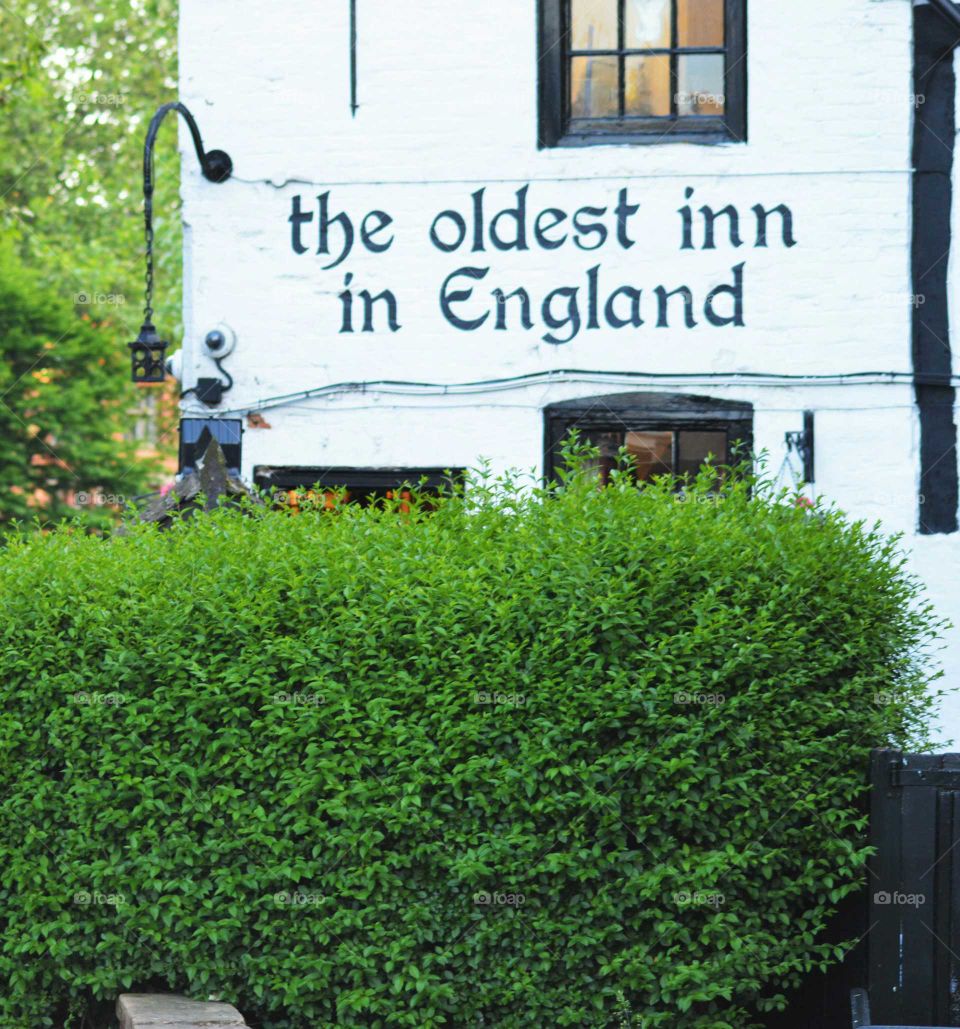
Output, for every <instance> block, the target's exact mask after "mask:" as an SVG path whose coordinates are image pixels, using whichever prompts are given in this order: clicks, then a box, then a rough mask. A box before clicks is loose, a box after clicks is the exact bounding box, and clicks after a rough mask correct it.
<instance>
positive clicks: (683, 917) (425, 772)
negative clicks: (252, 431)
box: [0, 477, 936, 1029]
mask: <svg viewBox="0 0 960 1029" xmlns="http://www.w3.org/2000/svg"><path fill="white" fill-rule="evenodd" d="M519 497H520V499H518V494H517V492H516V491H515V490H514V489H512V488H511V486H510V485H509V484H506V485H505V486H496V485H491V484H489V483H488V484H487V485H486V486H484V485H482V484H478V485H476V486H475V488H474V489H472V491H470V493H469V494H468V497H467V499H464V497H463V496H453V497H450V498H448V499H446V500H444V501H443V502H441V503H440V504H439V505H435V506H434V509H433V510H432V511H431V512H430V513H429V514H428V513H425V512H423V511H421V510H420V508H419V507H418V506H417V505H414V510H413V511H412V512H410V513H406V512H404V511H398V510H397V509H396V508H390V507H389V505H387V506H381V507H379V508H368V509H360V508H346V509H344V510H342V511H340V512H339V513H336V514H324V513H320V512H307V513H303V514H300V515H299V516H298V517H292V516H291V515H289V514H287V513H284V512H277V511H261V512H259V513H258V512H256V511H251V512H248V513H245V514H244V513H237V512H219V513H217V514H215V515H213V516H210V517H202V518H194V519H192V520H190V521H185V522H181V523H179V524H177V525H176V526H175V527H174V528H173V529H172V530H171V531H170V532H168V533H165V534H160V533H157V532H156V531H155V530H153V529H150V528H142V527H141V528H136V529H133V530H132V531H131V533H130V534H129V535H127V536H125V537H123V536H119V537H114V538H113V539H110V540H108V541H103V540H97V539H91V538H85V537H83V536H82V535H81V534H79V533H74V532H71V531H68V530H64V531H61V532H58V533H54V534H51V535H49V536H47V537H45V538H35V539H32V540H22V541H20V540H13V541H11V542H10V545H9V547H8V549H7V552H6V554H5V555H4V556H3V557H2V559H0V648H2V653H0V661H2V668H3V676H2V687H0V719H2V729H0V747H2V757H0V1024H2V1025H3V1026H5V1027H7V1026H9V1027H25V1029H38V1027H40V1026H50V1025H56V1026H60V1025H79V1024H80V1022H79V1014H80V1013H81V1012H82V1011H84V1010H88V1009H89V1005H90V1004H91V1003H92V998H110V997H113V996H115V995H116V994H117V993H118V992H121V991H123V990H126V989H128V988H130V987H139V988H144V987H152V986H157V985H163V986H165V987H171V988H174V989H176V990H182V991H185V992H187V993H189V994H191V995H193V996H196V997H206V996H208V995H210V994H217V995H221V996H223V997H224V998H225V999H227V1000H230V1001H232V1002H234V1003H236V1004H237V1005H238V1006H239V1007H240V1009H241V1010H242V1011H243V1012H244V1013H245V1014H246V1015H248V1016H249V1017H251V1018H253V1019H256V1020H258V1024H260V1025H262V1026H264V1027H268V1029H269V1027H276V1029H279V1027H284V1029H291V1027H293V1029H299V1027H302V1029H318V1027H321V1026H390V1025H393V1026H402V1025H407V1026H427V1027H429V1026H458V1027H459V1026H470V1025H481V1024H482V1025H496V1026H500V1027H507V1029H509V1027H525V1026H537V1027H539V1026H605V1025H619V1024H621V1021H622V1022H623V1023H624V1024H628V1023H629V1024H633V1025H635V1026H639V1025H641V1024H642V1025H643V1026H644V1027H645V1029H653V1027H664V1029H678V1027H679V1029H687V1027H703V1029H706V1027H710V1029H720V1027H730V1029H745V1027H747V1026H749V1025H752V1024H754V1023H755V1022H757V1021H758V1017H759V1016H758V1015H757V1012H763V1011H770V1010H772V1009H775V1008H777V1007H778V1006H779V1005H781V1004H782V1001H783V997H784V992H785V991H786V990H788V989H789V988H790V987H791V986H792V985H793V984H795V983H796V982H797V981H798V980H799V978H800V977H801V976H802V974H803V973H804V971H805V970H808V969H809V968H811V967H813V966H815V965H818V964H822V963H824V962H827V961H832V960H835V959H836V957H837V951H836V948H834V947H829V946H827V945H825V944H823V943H821V942H819V939H820V934H821V929H822V927H823V926H824V924H825V922H826V921H827V920H828V918H829V916H830V914H831V912H832V911H834V910H835V909H836V907H837V904H838V902H839V901H841V899H842V898H843V897H844V896H845V895H847V894H848V893H849V892H850V891H851V890H853V889H855V888H856V887H857V885H858V884H859V883H860V882H861V881H862V879H863V865H864V861H865V847H864V843H863V837H862V828H863V819H862V817H861V815H860V814H859V809H858V804H859V798H860V794H861V789H862V785H861V784H862V783H863V781H864V777H865V769H866V762H867V755H868V751H869V749H870V748H871V747H872V746H875V745H878V744H882V743H884V742H886V741H888V740H889V741H892V742H895V743H898V744H903V743H913V744H914V745H916V744H917V742H918V741H922V733H923V725H924V723H925V720H926V719H927V717H928V713H929V708H930V704H931V700H930V691H929V675H928V674H927V673H926V671H925V669H924V664H923V659H924V653H925V651H926V649H927V646H928V644H929V642H930V639H931V636H932V633H933V631H934V630H935V624H936V623H935V621H934V619H933V616H932V614H931V613H930V612H929V610H927V609H926V608H925V607H924V606H923V603H922V600H921V599H920V595H919V590H918V587H917V585H916V584H915V583H914V582H913V581H912V580H911V579H910V578H909V577H908V576H907V575H906V573H905V572H904V570H903V569H902V567H901V564H900V559H899V558H898V556H897V546H896V544H895V543H894V542H892V541H889V540H886V539H884V538H882V537H881V536H879V535H878V534H877V533H876V532H874V531H872V530H870V529H868V528H866V527H864V526H861V525H851V524H848V523H846V522H845V521H844V520H843V519H842V518H841V517H840V516H839V515H837V514H834V513H830V512H825V511H820V510H817V511H813V512H809V511H805V510H803V509H800V508H797V507H795V506H792V505H790V504H784V503H777V502H774V500H773V499H772V498H771V497H770V496H769V495H768V494H767V492H765V491H764V489H763V488H758V487H757V486H756V485H754V486H753V487H752V488H750V487H749V484H747V483H740V484H735V485H732V486H731V487H730V489H729V490H728V492H727V493H726V494H725V496H724V497H723V499H716V498H714V497H712V496H711V495H710V493H709V490H708V482H707V480H706V479H704V480H703V481H701V483H700V485H699V486H698V487H695V488H692V489H689V490H687V491H686V493H684V494H681V495H680V496H678V495H676V494H675V493H674V492H672V488H671V484H670V483H667V482H664V483H662V484H660V485H658V486H653V487H648V488H644V489H641V490H637V489H635V488H633V487H632V486H630V485H629V484H628V483H627V482H626V481H619V482H617V483H615V484H614V485H613V486H611V487H610V488H608V489H606V490H603V491H599V490H597V489H596V488H595V487H593V486H591V485H590V484H589V482H587V481H586V480H584V479H581V478H578V477H574V478H573V479H572V480H571V481H570V482H569V483H568V485H567V487H566V488H565V489H564V490H561V491H560V492H558V493H557V494H556V495H553V496H550V497H544V496H543V495H542V494H541V493H539V492H537V491H532V492H528V493H527V494H525V495H519ZM618 995H619V996H618ZM628 1012H629V1013H628ZM68 1013H69V1014H68ZM71 1019H74V1020H71ZM631 1020H632V1021H631Z"/></svg>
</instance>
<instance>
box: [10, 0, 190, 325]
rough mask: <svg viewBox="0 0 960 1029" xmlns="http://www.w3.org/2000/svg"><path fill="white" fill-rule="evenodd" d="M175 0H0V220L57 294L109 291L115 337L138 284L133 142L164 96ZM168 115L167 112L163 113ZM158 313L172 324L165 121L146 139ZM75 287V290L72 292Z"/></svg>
mask: <svg viewBox="0 0 960 1029" xmlns="http://www.w3.org/2000/svg"><path fill="white" fill-rule="evenodd" d="M176 35H177V4H176V2H175V0H63V2H59V3H48V2H45V0H4V3H3V4H2V5H0V38H2V39H3V48H2V51H3V52H2V54H0V226H2V227H4V228H5V229H6V230H7V231H9V232H13V233H14V234H15V235H16V237H17V239H18V240H19V251H20V254H21V256H22V257H23V259H24V260H25V261H26V262H27V263H28V264H30V265H31V266H33V267H35V268H37V270H38V271H39V272H40V273H41V274H42V275H43V276H44V278H45V279H46V281H47V282H48V283H49V284H50V285H51V286H53V287H54V288H55V289H56V290H57V292H58V293H60V294H62V296H63V297H64V299H69V300H73V299H74V298H81V299H80V301H79V305H78V306H80V307H81V308H85V307H88V306H91V307H93V309H92V310H90V313H91V314H92V315H93V316H94V317H97V316H99V315H101V314H102V313H103V312H102V311H100V310H98V309H97V306H98V305H91V304H90V299H91V298H96V297H101V296H106V297H111V296H112V297H122V298H123V299H124V301H125V303H123V304H116V305H114V308H113V309H111V311H110V312H109V313H110V315H111V317H112V320H113V321H114V322H117V323H119V325H120V326H122V329H123V331H122V333H121V334H120V335H121V338H122V337H123V336H129V334H130V333H131V332H133V333H134V335H133V336H129V338H130V339H133V338H135V334H136V329H137V327H138V325H139V320H138V319H139V315H140V306H141V297H142V293H143V216H142V178H141V167H142V149H143V137H144V134H145V132H146V127H147V123H148V122H149V119H150V116H151V115H152V114H153V112H154V110H155V109H156V108H157V107H158V106H159V105H160V104H161V103H163V102H165V101H167V100H171V99H175V97H176ZM171 125H173V122H172V121H171ZM156 169H157V178H158V194H157V203H156V207H157V219H156V231H157V241H158V253H157V257H158V276H159V285H161V286H162V292H161V295H160V297H159V299H160V301H161V303H160V304H158V317H159V318H160V324H162V325H164V326H167V327H169V331H170V332H173V331H174V329H175V328H176V326H177V324H178V322H179V313H178V312H179V293H180V287H179V279H180V239H179V212H178V199H177V188H178V181H179V160H178V156H177V152H176V131H175V129H174V128H172V127H165V129H164V131H163V133H162V135H161V143H160V146H159V147H158V150H157V157H156ZM83 297H86V298H88V299H87V301H86V302H85V301H84V300H83V299H82V298H83Z"/></svg>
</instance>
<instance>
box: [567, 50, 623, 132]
mask: <svg viewBox="0 0 960 1029" xmlns="http://www.w3.org/2000/svg"><path fill="white" fill-rule="evenodd" d="M619 75H620V72H619V68H618V66H617V58H616V57H574V58H573V59H572V61H571V68H570V115H571V117H573V118H609V117H611V116H612V117H616V116H617V115H618V114H619V113H620V103H619V97H618V92H619Z"/></svg>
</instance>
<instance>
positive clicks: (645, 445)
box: [626, 432, 673, 480]
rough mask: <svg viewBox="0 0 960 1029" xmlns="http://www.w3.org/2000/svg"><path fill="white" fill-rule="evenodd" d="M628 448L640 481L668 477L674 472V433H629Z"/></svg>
mask: <svg viewBox="0 0 960 1029" xmlns="http://www.w3.org/2000/svg"><path fill="white" fill-rule="evenodd" d="M626 446H627V450H628V452H629V453H630V457H631V458H632V460H633V467H634V470H635V473H636V476H637V478H638V479H640V480H643V479H649V478H650V477H651V476H654V475H668V474H669V473H670V472H671V471H672V470H673V433H672V432H628V433H627V440H626Z"/></svg>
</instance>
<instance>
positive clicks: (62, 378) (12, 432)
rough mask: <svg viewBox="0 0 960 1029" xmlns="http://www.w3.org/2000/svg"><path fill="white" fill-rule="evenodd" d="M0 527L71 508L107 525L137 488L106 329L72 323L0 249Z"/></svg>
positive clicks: (122, 368) (119, 365)
mask: <svg viewBox="0 0 960 1029" xmlns="http://www.w3.org/2000/svg"><path fill="white" fill-rule="evenodd" d="M0 348H2V355H3V360H2V362H0V520H3V521H9V520H10V519H12V518H18V519H31V520H33V519H39V520H40V521H41V522H47V523H48V522H51V521H54V520H57V519H59V518H62V517H64V516H66V515H67V514H74V513H76V509H77V507H79V508H80V509H81V510H82V511H83V512H84V515H85V517H86V519H87V520H88V521H89V522H91V523H92V524H94V525H97V524H108V523H109V522H110V521H112V520H113V519H112V517H111V511H112V510H117V509H120V508H122V507H123V506H124V505H125V504H126V503H127V502H128V500H129V499H130V498H132V497H133V496H135V495H136V494H137V493H139V492H141V491H142V489H143V483H144V477H145V466H144V463H143V461H142V460H141V459H140V458H139V457H138V456H137V455H136V453H135V444H134V443H133V442H131V441H128V440H125V439H124V430H125V429H126V428H127V427H128V423H129V417H128V408H129V396H128V394H127V393H126V392H125V391H122V390H118V389H117V388H116V384H117V382H118V381H122V376H123V375H124V373H125V372H126V370H127V367H128V366H127V361H126V355H125V354H124V353H122V352H121V348H120V347H118V346H117V343H116V340H115V338H114V335H113V331H111V328H110V326H109V325H107V326H100V325H96V324H94V323H93V322H91V321H90V320H89V318H84V317H80V316H78V315H77V314H76V313H75V312H74V309H73V306H72V305H71V304H69V303H66V302H64V301H63V300H62V299H60V298H59V297H58V296H57V295H56V294H55V293H53V292H51V291H50V290H49V289H45V288H43V287H42V286H40V285H39V283H38V276H36V275H35V274H33V273H29V272H27V271H26V270H25V268H24V267H23V264H22V263H21V262H20V261H19V260H17V259H16V258H14V257H13V256H12V255H11V254H10V252H9V250H8V249H7V248H4V247H0Z"/></svg>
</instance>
